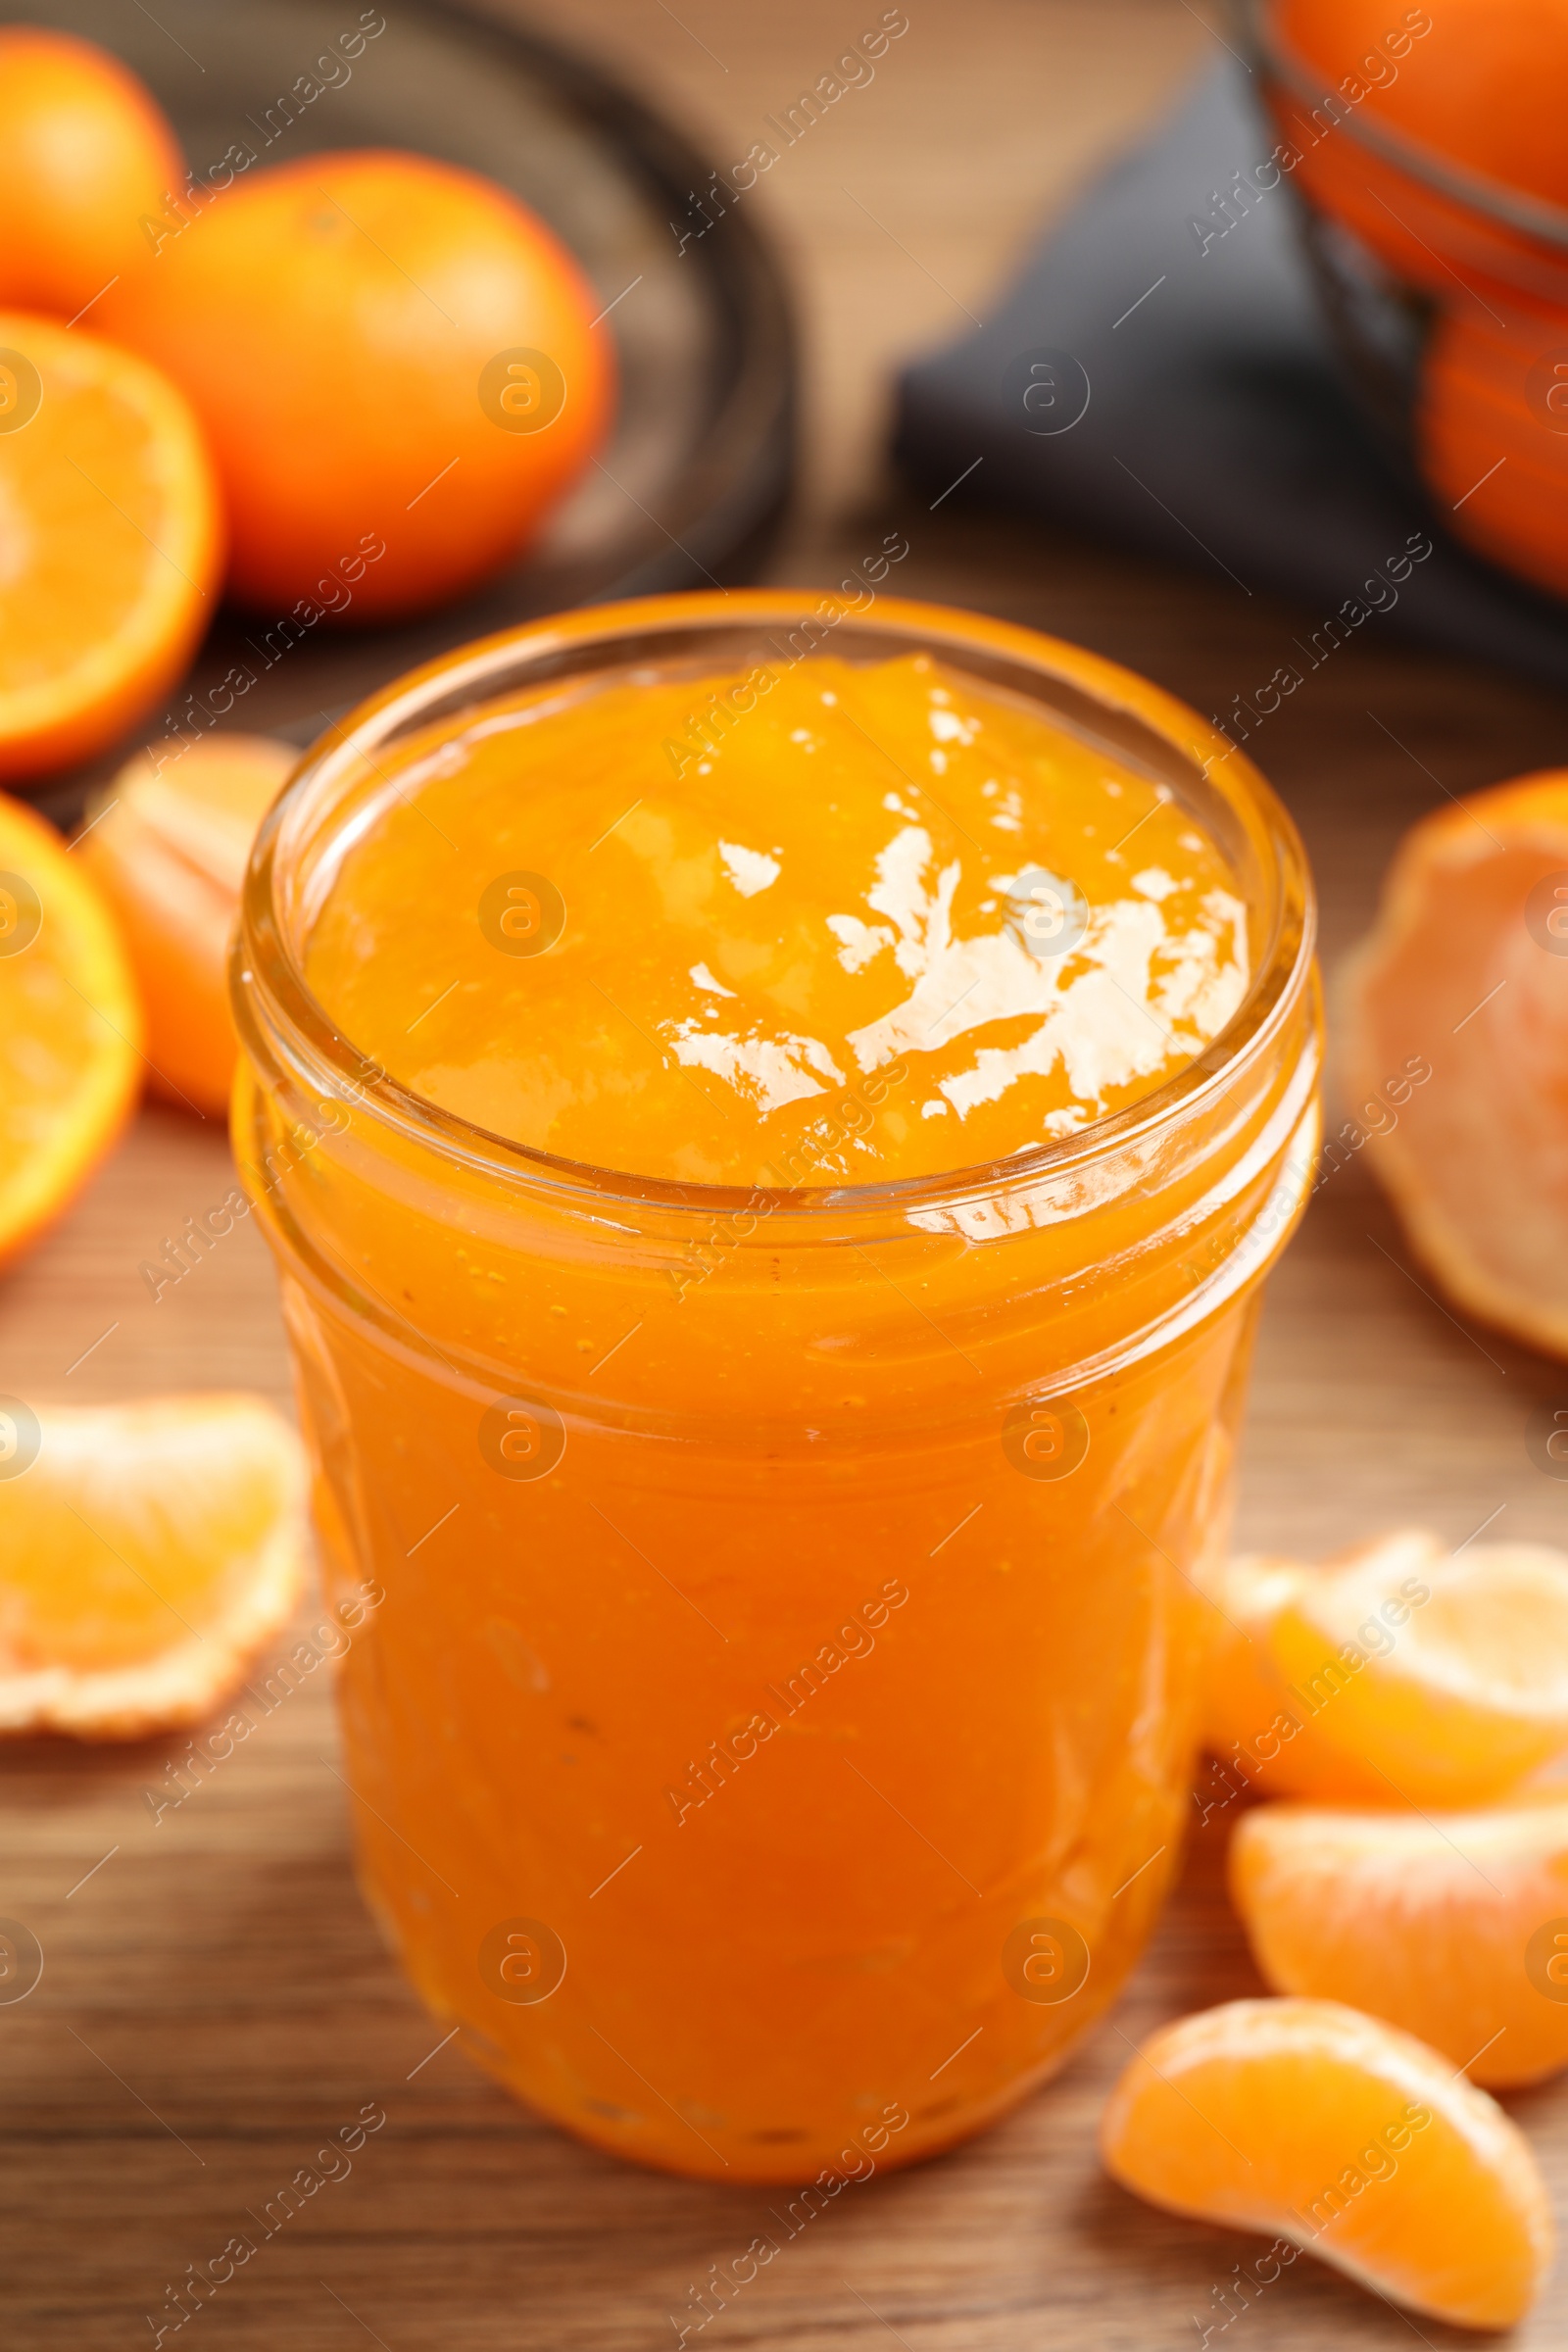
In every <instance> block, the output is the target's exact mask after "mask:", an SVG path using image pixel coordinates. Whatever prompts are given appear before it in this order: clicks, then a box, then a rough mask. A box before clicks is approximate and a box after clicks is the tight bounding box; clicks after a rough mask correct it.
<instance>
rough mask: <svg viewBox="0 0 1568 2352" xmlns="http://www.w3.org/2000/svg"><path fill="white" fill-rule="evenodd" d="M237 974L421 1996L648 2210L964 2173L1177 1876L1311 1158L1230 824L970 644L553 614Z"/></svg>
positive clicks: (313, 837)
mask: <svg viewBox="0 0 1568 2352" xmlns="http://www.w3.org/2000/svg"><path fill="white" fill-rule="evenodd" d="M235 974H236V983H235V993H236V1003H237V1007H238V1013H239V1019H240V1027H241V1036H242V1042H243V1045H244V1049H245V1051H244V1056H243V1061H242V1068H241V1074H240V1080H239V1085H238V1089H237V1093H236V1099H235V1135H236V1140H237V1147H238V1152H239V1156H240V1160H241V1165H242V1168H243V1169H244V1171H245V1173H246V1176H247V1180H248V1181H249V1182H250V1183H251V1185H252V1187H253V1189H254V1191H255V1194H256V1198H257V1201H258V1205H259V1207H260V1209H261V1212H262V1215H263V1217H264V1221H265V1224H266V1227H267V1230H268V1233H269V1237H270V1241H271V1244H272V1247H273V1250H274V1251H275V1253H276V1256H277V1259H278V1263H279V1267H280V1270H281V1274H282V1281H283V1295H284V1305H285V1311H286V1315H287V1321H288V1326H289V1332H290V1337H291V1342H292V1346H293V1350H294V1357H295V1363H296V1367H297V1372H298V1377H299V1385H300V1394H301V1399H302V1407H303V1413H304V1418H305V1422H306V1427H307V1431H308V1434H309V1437H310V1440H311V1443H312V1445H313V1447H314V1451H315V1456H316V1461H317V1465H318V1471H319V1476H318V1516H319V1526H320V1530H321V1534H322V1539H323V1550H324V1553H325V1566H326V1573H327V1576H328V1579H329V1581H330V1582H331V1584H332V1585H333V1587H334V1588H337V1587H353V1588H355V1589H356V1590H357V1591H363V1592H366V1593H369V1594H370V1595H372V1600H371V1602H370V1604H369V1605H368V1613H367V1614H366V1615H365V1619H364V1622H363V1624H362V1625H361V1627H360V1630H359V1631H358V1632H357V1634H356V1636H355V1639H354V1642H353V1646H352V1648H351V1649H350V1651H349V1653H348V1655H347V1657H346V1659H345V1661H344V1665H343V1670H342V1684H341V1700H342V1707H341V1713H342V1724H343V1734H344V1740H345V1746H346V1755H347V1764H346V1777H347V1779H348V1781H349V1783H350V1785H351V1787H352V1789H353V1790H354V1792H355V1798H356V1806H355V1811H356V1830H357V1837H358V1842H359V1849H360V1854H361V1863H362V1873H363V1878H364V1883H365V1886H366V1889H367V1892H368V1897H369V1899H370V1901H371V1902H372V1904H373V1905H374V1907H375V1909H376V1911H377V1913H378V1915H379V1916H380V1917H381V1919H382V1920H383V1921H384V1923H385V1925H386V1927H387V1930H388V1933H389V1934H390V1936H391V1937H392V1939H393V1941H394V1943H395V1945H396V1946H397V1948H398V1950H399V1951H400V1953H401V1955H402V1957H403V1959H404V1962H405V1965H406V1966H407V1968H408V1970H409V1972H410V1974H411V1976H412V1977H413V1979H414V1981H415V1983H416V1984H417V1986H418V1988H419V1990H420V1991H421V1992H422V1994H423V1995H424V1997H425V1999H426V2000H427V2001H428V2002H429V2004H430V2006H431V2008H432V2009H433V2010H434V2011H435V2012H436V2014H437V2015H438V2016H440V2017H441V2018H443V2019H450V2020H451V2021H452V2022H453V2023H454V2024H455V2025H457V2026H459V2027H460V2028H461V2029H462V2032H461V2046H463V2047H464V2048H466V2049H467V2050H468V2051H469V2053H470V2054H471V2055H472V2056H473V2057H475V2058H476V2059H477V2060H478V2061H479V2062H480V2063H482V2064H484V2065H486V2066H488V2067H490V2068H491V2069H492V2070H493V2071H494V2072H495V2073H496V2074H497V2075H499V2076H500V2077H501V2079H502V2080H503V2081H504V2082H507V2083H508V2084H510V2085H511V2086H512V2087H513V2088H514V2089H515V2090H516V2091H517V2092H519V2093H520V2094H521V2095H522V2096H523V2097H525V2098H527V2099H528V2100H529V2101H530V2102H531V2103H532V2104H533V2105H535V2106H536V2107H538V2108H540V2109H541V2110H542V2111H543V2112H545V2113H546V2114H548V2115H550V2116H552V2117H554V2118H555V2119H556V2120H557V2121H559V2122H560V2123H562V2124H563V2125H564V2126H566V2127H567V2128H569V2129H570V2130H572V2131H576V2132H578V2133H580V2134H581V2135H582V2136H584V2137H585V2138H588V2139H590V2140H593V2141H595V2142H597V2143H598V2144H599V2145H601V2146H603V2147H606V2148H611V2149H613V2150H615V2151H616V2152H617V2153H620V2154H623V2155H626V2156H629V2157H633V2158H637V2159H640V2160H642V2161H644V2162H647V2163H652V2164H659V2165H663V2166H667V2167H669V2168H671V2169H673V2170H676V2171H680V2172H688V2173H695V2174H701V2175H706V2176H709V2177H712V2178H716V2179H722V2180H802V2179H805V2178H808V2177H810V2176H816V2175H822V2174H830V2175H832V2176H833V2179H834V2180H844V2179H846V2178H862V2177H864V2174H865V2171H866V2169H867V2168H868V2167H871V2166H876V2165H887V2164H892V2163H906V2162H908V2161H910V2160H911V2159H913V2158H916V2157H918V2156H921V2155H924V2154H928V2153H930V2152H931V2151H933V2150H934V2149H937V2148H940V2147H942V2146H945V2145H947V2144H949V2143H951V2142H952V2141H954V2140H956V2139H957V2138H959V2137H961V2136H963V2135H964V2134H965V2133H967V2132H970V2131H974V2130H976V2129H977V2128H979V2127H980V2126H981V2125H983V2124H984V2123H986V2122H987V2121H988V2120H989V2119H991V2118H993V2117H994V2116H996V2115H998V2114H999V2113H1001V2112H1002V2111H1003V2110H1004V2109H1005V2108H1006V2107H1007V2106H1008V2105H1010V2104H1011V2103H1012V2102H1013V2101H1015V2100H1016V2099H1017V2098H1019V2097H1020V2096H1021V2095H1022V2094H1023V2092H1024V2091H1026V2090H1027V2089H1028V2088H1029V2087H1030V2086H1031V2085H1032V2084H1033V2083H1035V2082H1039V2081H1040V2080H1041V2079H1042V2078H1043V2077H1044V2076H1046V2075H1047V2074H1049V2073H1050V2072H1051V2071H1052V2070H1053V2068H1054V2067H1055V2066H1056V2065H1058V2064H1059V2062H1060V2060H1061V2058H1062V2056H1063V2054H1064V2053H1065V2051H1066V2050H1067V2048H1068V2047H1069V2046H1070V2044H1071V2043H1072V2041H1073V2040H1074V2039H1075V2038H1076V2037H1077V2036H1078V2035H1079V2034H1081V2033H1082V2032H1083V2030H1084V2029H1085V2027H1086V2026H1087V2025H1088V2024H1089V2023H1090V2022H1091V2021H1092V2020H1093V2019H1094V2018H1095V2017H1097V2016H1098V2015H1099V2014H1100V2013H1101V2012H1102V2011H1103V2009H1104V2007H1105V2006H1106V2005H1107V2003H1108V2002H1109V2001H1110V2000H1111V1999H1112V1998H1113V1997H1114V1995H1115V1993H1116V1992H1117V1990H1118V1988H1119V1986H1120V1985H1121V1984H1122V1982H1123V1980H1124V1978H1125V1976H1126V1974H1127V1971H1128V1969H1129V1968H1130V1967H1131V1965H1132V1963H1133V1961H1134V1959H1135V1958H1136V1956H1137V1954H1138V1952H1139V1950H1140V1949H1141V1947H1142V1945H1143V1943H1144V1941H1145V1939H1146V1937H1147V1936H1148V1933H1149V1929H1150V1926H1151V1923H1152V1919H1153V1916H1154V1914H1155V1912H1156V1910H1157V1907H1158V1904H1159V1900H1160V1897H1161V1894H1162V1892H1163V1890H1164V1888H1165V1887H1166V1886H1167V1884H1168V1882H1169V1879H1170V1875H1171V1872H1172V1870H1173V1868H1174V1865H1175V1860H1176V1856H1177V1853H1178V1850H1179V1846H1180V1841H1181V1834H1182V1817H1183V1811H1184V1808H1185V1806H1186V1802H1187V1794H1186V1791H1187V1787H1188V1778H1189V1770H1190V1763H1191V1750H1192V1744H1193V1738H1194V1721H1193V1715H1194V1706H1195V1700H1196V1689H1197V1667H1198V1658H1199V1647H1200V1643H1201V1613H1200V1603H1199V1601H1198V1598H1197V1592H1198V1587H1199V1585H1200V1584H1201V1578H1202V1575H1203V1571H1204V1565H1205V1560H1206V1559H1207V1558H1208V1557H1209V1556H1210V1555H1211V1554H1212V1553H1213V1551H1214V1550H1215V1548H1216V1547H1217V1546H1218V1545H1219V1544H1222V1542H1223V1540H1224V1534H1225V1526H1226V1515H1227V1509H1228V1503H1229V1495H1230V1487H1231V1464H1232V1451H1233V1443H1234V1431H1235V1424H1236V1419H1237V1414H1238V1410H1239V1404H1240V1398H1241V1394H1242V1388H1243V1382H1244V1376H1245V1366H1246V1357H1247V1349H1248V1341H1249V1335H1250V1325H1251V1319H1252V1311H1253V1307H1254V1305H1255V1301H1256V1299H1257V1295H1258V1288H1259V1284H1260V1281H1261V1278H1262V1276H1263V1274H1264V1272H1265V1271H1266V1269H1267V1267H1268V1265H1269V1263H1270V1262H1271V1261H1272V1259H1273V1257H1274V1255H1275V1254H1276V1253H1277V1251H1278V1250H1279V1249H1280V1247H1281V1246H1282V1244H1283V1241H1284V1239H1285V1238H1286V1236H1287V1235H1288V1233H1289V1231H1290V1229H1291V1226H1292V1224H1293V1222H1294V1219H1295V1217H1296V1214H1297V1212H1298V1210H1299V1204H1300V1202H1301V1201H1302V1199H1303V1198H1304V1194H1305V1191H1306V1186H1307V1182H1308V1178H1309V1170H1310V1165H1311V1159H1312V1155H1313V1152H1314V1150H1315V1145H1316V1136H1317V1094H1316V1087H1317V1065H1318V1042H1319V1028H1318V1008H1317V995H1316V983H1315V976H1314V968H1313V963H1312V918H1311V903H1310V889H1309V883H1308V879H1307V875H1306V872H1305V868H1304V864H1303V860H1302V857H1301V852H1300V849H1299V843H1298V841H1297V838H1296V835H1295V833H1294V831H1293V829H1292V827H1291V825H1290V822H1289V820H1288V818H1287V817H1286V816H1285V814H1284V812H1283V811H1282V810H1281V809H1280V808H1279V806H1278V804H1277V803H1276V801H1275V800H1274V798H1273V796H1272V795H1271V794H1270V792H1269V790H1268V788H1267V786H1266V785H1265V784H1264V783H1263V782H1262V780H1261V778H1260V777H1259V776H1258V775H1257V774H1256V772H1255V771H1254V770H1253V769H1252V768H1251V767H1250V765H1249V763H1248V762H1247V761H1246V760H1244V759H1243V758H1242V756H1241V754H1240V753H1238V752H1237V751H1235V750H1234V749H1233V748H1232V747H1231V746H1230V744H1229V743H1228V742H1227V741H1226V739H1225V738H1224V737H1222V736H1219V735H1217V734H1215V733H1214V732H1213V731H1212V730H1210V729H1209V728H1208V727H1206V726H1205V725H1204V724H1203V723H1202V722H1201V720H1199V719H1198V718H1197V717H1196V716H1195V715H1194V714H1193V713H1192V712H1191V711H1188V710H1186V709H1184V708H1183V707H1182V706H1181V705H1179V704H1177V703H1174V702H1172V701H1171V700H1169V698H1167V697H1166V696H1164V695H1162V694H1160V693H1158V692H1157V691H1156V690H1155V689H1154V688H1152V687H1151V686H1148V685H1146V684H1145V683H1143V682H1142V681H1141V680H1139V679H1137V678H1135V677H1133V676H1131V675H1130V674H1129V673H1127V672H1125V671H1123V670H1119V669H1117V668H1115V667H1114V666H1113V665H1112V664H1110V663H1107V662H1101V661H1099V660H1097V659H1096V658H1094V657H1092V656H1090V655H1087V654H1084V653H1081V652H1079V651H1077V650H1076V649H1074V648H1071V647H1069V646H1065V645H1062V644H1060V643H1057V642H1055V641H1054V640H1051V639H1047V638H1043V637H1039V636H1036V635H1034V634H1033V633H1031V632H1029V631H1025V630H1021V629H1015V628H1011V627H1008V626H1005V624H1003V623H1001V622H997V621H992V620H987V619H982V618H979V617H977V616H974V615H970V614H964V613H953V612H947V611H943V610H941V609H939V608H930V607H921V606H915V605H909V604H904V603H896V602H894V601H893V600H891V599H889V600H883V599H877V600H876V601H875V602H874V603H867V604H864V605H862V607H861V608H860V609H859V610H855V609H852V608H851V607H849V606H848V605H846V604H844V603H842V602H840V601H838V600H834V599H820V600H808V602H807V606H806V609H805V610H804V611H803V605H802V600H801V599H800V598H799V597H797V596H794V595H791V594H790V593H789V592H785V591H777V592H775V591H751V592H744V593H742V592H736V593H733V594H728V595H725V594H715V595H705V596H701V597H678V598H662V599H656V600H648V601H645V602H643V603H639V604H631V605H622V606H618V607H608V608H602V609H600V610H597V611H590V612H586V613H575V614H569V615H566V616H565V617H564V618H563V619H560V620H555V621H548V622H543V623H539V624H535V625H533V626H530V627H527V628H524V629H521V630H518V631H516V632H515V633H513V634H510V635H508V636H506V637H503V638H497V639H493V640H491V641H489V642H488V643H486V644H482V645H478V646H474V647H470V648H468V649H466V650H465V651H464V652H462V653H459V654H457V655H454V656H453V657H451V658H450V659H449V660H447V661H445V662H439V663H436V664H434V665H432V666H431V667H430V668H428V669H425V670H423V671H420V672H418V673H417V674H416V675H415V676H414V677H412V678H410V679H407V680H404V681H402V682H400V683H399V684H398V685H396V686H394V687H393V688H391V689H389V690H388V692H387V693H385V694H384V695H382V696H381V697H379V698H378V699H377V700H376V701H374V702H372V703H370V704H368V705H367V706H366V707H365V708H364V709H362V710H361V711H359V712H357V713H356V714H355V715H354V716H353V717H352V718H351V719H350V720H348V721H347V722H346V723H345V724H344V725H343V726H342V727H341V728H339V729H337V730H335V731H334V733H333V735H332V736H331V737H329V738H328V739H326V740H324V741H323V742H322V744H320V745H319V747H318V748H317V750H316V751H315V753H314V754H313V755H312V757H311V758H310V760H308V761H307V762H306V764H305V766H304V767H303V768H302V770H301V771H300V773H299V774H298V776H297V777H296V779H295V780H294V782H293V784H292V785H291V786H290V788H289V790H288V791H287V792H286V793H285V795H284V796H283V799H282V800H281V801H280V803H279V804H278V806H277V807H276V809H274V810H273V812H272V815H271V816H270V818H269V820H268V823H267V825H266V827H265V828H264V830H263V834H262V837H261V839H260V841H259V843H258V845H257V851H256V856H255V858H254V860H253V864H252V870H251V874H250V877H249V880H248V883H247V892H246V905H245V914H244V921H243V925H242V932H241V938H240V942H239V947H238V951H237V956H236V964H235ZM828 2187H829V2193H830V2184H828Z"/></svg>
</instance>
